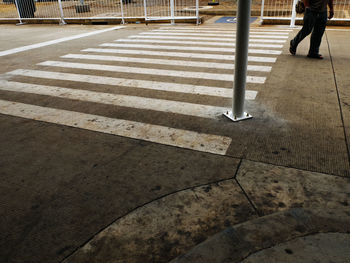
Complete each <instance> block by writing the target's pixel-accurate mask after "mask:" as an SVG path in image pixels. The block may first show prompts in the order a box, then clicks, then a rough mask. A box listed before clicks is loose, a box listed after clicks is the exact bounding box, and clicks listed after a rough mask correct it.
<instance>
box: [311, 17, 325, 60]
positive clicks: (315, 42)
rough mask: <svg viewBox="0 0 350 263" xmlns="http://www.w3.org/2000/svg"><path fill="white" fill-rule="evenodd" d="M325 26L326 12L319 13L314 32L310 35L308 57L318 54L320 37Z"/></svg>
mask: <svg viewBox="0 0 350 263" xmlns="http://www.w3.org/2000/svg"><path fill="white" fill-rule="evenodd" d="M326 24H327V12H322V13H319V14H318V15H317V18H316V23H315V26H314V30H313V32H312V35H311V40H310V49H309V55H318V54H319V51H320V45H321V41H322V36H323V34H324V31H325V29H326Z"/></svg>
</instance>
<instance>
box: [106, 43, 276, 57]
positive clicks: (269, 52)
mask: <svg viewBox="0 0 350 263" xmlns="http://www.w3.org/2000/svg"><path fill="white" fill-rule="evenodd" d="M100 46H101V47H123V48H145V49H158V50H159V49H167V50H188V51H206V52H230V53H232V52H235V49H234V48H213V47H188V46H161V45H145V44H114V43H104V44H101V45H100ZM248 53H250V54H265V55H281V54H282V51H279V50H269V49H249V50H248Z"/></svg>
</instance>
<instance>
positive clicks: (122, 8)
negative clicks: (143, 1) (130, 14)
mask: <svg viewBox="0 0 350 263" xmlns="http://www.w3.org/2000/svg"><path fill="white" fill-rule="evenodd" d="M120 12H121V13H122V24H123V25H124V24H125V20H124V6H123V0H120Z"/></svg>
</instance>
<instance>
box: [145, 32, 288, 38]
mask: <svg viewBox="0 0 350 263" xmlns="http://www.w3.org/2000/svg"><path fill="white" fill-rule="evenodd" d="M140 34H141V35H160V36H163V35H170V36H177V35H186V36H207V37H209V36H210V37H222V38H224V37H233V36H235V34H202V33H176V32H174V33H171V32H164V33H162V32H141V33H140ZM250 37H254V38H276V39H287V38H288V36H270V35H266V36H265V35H254V34H252V35H250Z"/></svg>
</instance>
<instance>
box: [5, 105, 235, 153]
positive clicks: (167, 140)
mask: <svg viewBox="0 0 350 263" xmlns="http://www.w3.org/2000/svg"><path fill="white" fill-rule="evenodd" d="M0 113H1V114H6V115H10V116H15V117H20V118H25V119H31V120H36V121H43V122H48V123H54V124H59V125H65V126H69V127H75V128H80V129H85V130H90V131H95V132H102V133H106V134H113V135H117V136H123V137H128V138H133V139H138V140H144V141H149V142H155V143H160V144H164V145H170V146H175V147H180V148H185V149H191V150H195V151H201V152H208V153H214V154H220V155H225V154H226V151H227V149H228V147H229V146H230V144H231V141H232V139H231V138H229V137H224V136H218V135H209V134H204V133H197V132H193V131H186V130H181V129H175V128H170V127H165V126H159V125H152V124H146V123H141V122H135V121H128V120H121V119H112V118H107V117H103V116H98V115H92V114H86V113H80V112H74V111H67V110H59V109H53V108H48V107H40V106H34V105H29V104H24V103H18V102H11V101H5V100H0Z"/></svg>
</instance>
